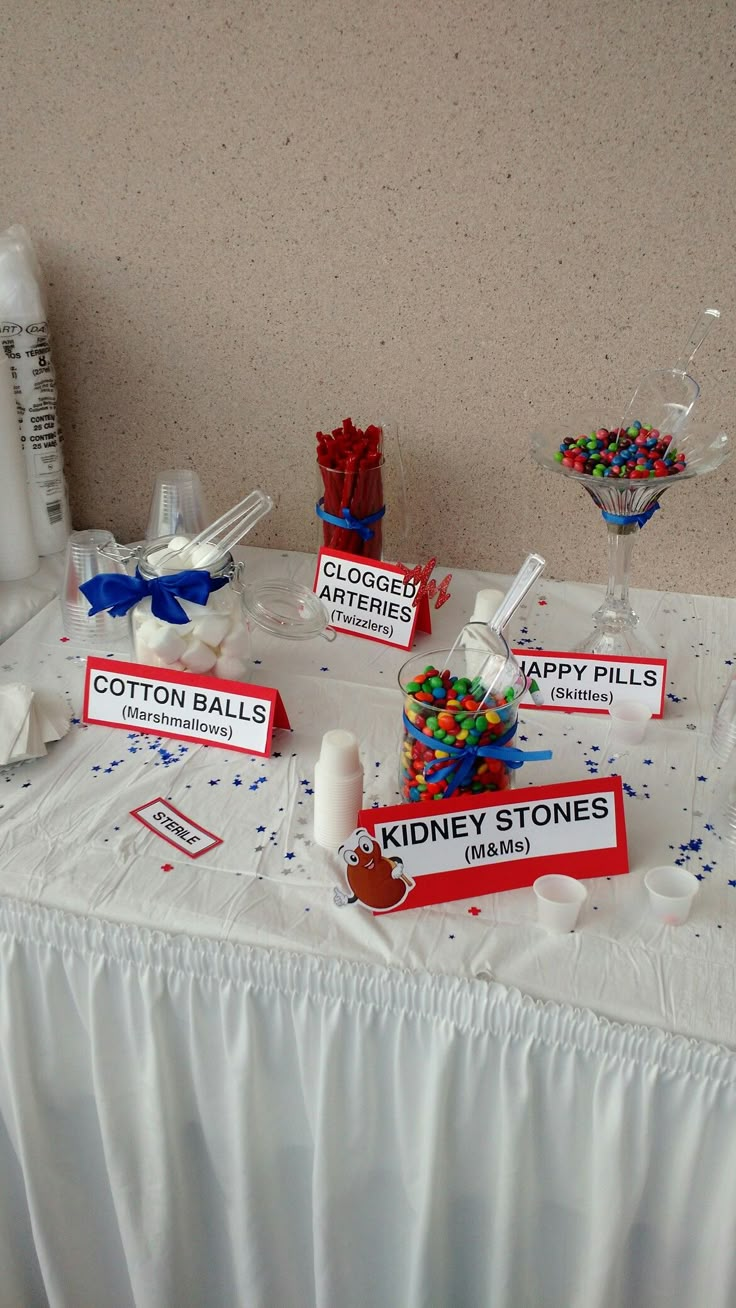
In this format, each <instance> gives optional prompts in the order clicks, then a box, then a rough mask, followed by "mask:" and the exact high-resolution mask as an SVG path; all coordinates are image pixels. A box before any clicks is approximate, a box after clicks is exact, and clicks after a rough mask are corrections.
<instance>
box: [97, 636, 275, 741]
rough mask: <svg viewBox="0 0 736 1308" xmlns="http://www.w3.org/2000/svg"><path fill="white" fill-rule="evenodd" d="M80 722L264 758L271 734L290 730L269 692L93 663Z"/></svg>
mask: <svg viewBox="0 0 736 1308" xmlns="http://www.w3.org/2000/svg"><path fill="white" fill-rule="evenodd" d="M82 720H83V721H84V722H89V723H94V724H98V725H100V726H103V727H126V728H127V730H128V731H151V732H154V733H155V734H156V735H157V736H172V737H173V738H174V739H175V740H193V741H195V742H196V743H197V744H198V745H220V746H221V747H222V748H223V749H236V750H240V751H241V752H242V753H244V754H257V755H259V756H261V757H263V758H266V757H268V755H269V754H270V752H271V736H272V734H273V731H274V729H275V728H276V727H288V726H289V719H288V718H287V716H286V710H285V709H284V706H283V703H282V701H281V696H280V695H279V693H278V691H277V690H273V689H272V688H271V687H269V686H250V685H247V684H246V683H245V682H242V681H223V680H222V679H221V678H216V677H201V676H194V675H193V674H192V673H185V674H181V673H177V672H170V671H168V670H164V669H163V668H150V667H147V666H145V665H141V664H138V663H118V662H112V661H111V660H110V659H98V658H91V657H90V658H88V659H87V671H86V675H85V681H84V707H83V709H82Z"/></svg>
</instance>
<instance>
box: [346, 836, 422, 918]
mask: <svg viewBox="0 0 736 1308" xmlns="http://www.w3.org/2000/svg"><path fill="white" fill-rule="evenodd" d="M337 852H338V854H339V855H340V857H341V858H342V859H343V860H344V862H345V875H346V877H347V882H348V885H349V887H350V889H351V890H352V892H353V893H352V898H350V899H347V898H346V897H345V896H343V895H342V894H340V906H342V905H343V904H345V903H347V904H354V903H355V901H356V900H359V901H360V903H361V904H363V905H365V907H366V908H371V909H373V911H374V913H383V912H385V911H386V910H387V909H389V908H396V907H397V905H398V904H403V902H404V900H405V899H406V897H407V895H408V894H409V892H410V891H412V890H413V889H414V885H415V882H414V881H413V880H412V878H411V877H410V876H409V874H408V873H407V872H405V871H404V865H403V863H402V861H401V859H400V858H386V857H385V855H384V854H382V853H381V846H380V845H379V843H378V841H377V840H374V838H373V836H372V835H371V834H370V832H369V831H366V829H365V827H358V828H357V829H356V830H355V831H353V833H352V835H350V836H348V838H347V840H346V841H345V844H344V845H341V846H340V848H339V850H338V851H337ZM335 902H336V903H338V892H336V893H335Z"/></svg>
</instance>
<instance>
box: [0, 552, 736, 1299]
mask: <svg viewBox="0 0 736 1308" xmlns="http://www.w3.org/2000/svg"><path fill="white" fill-rule="evenodd" d="M247 554H248V560H249V568H250V571H251V575H257V574H258V573H259V572H260V574H261V575H269V574H270V575H273V574H274V573H276V572H278V571H283V572H289V573H290V574H291V575H293V576H295V577H297V578H299V579H300V580H302V581H304V580H307V581H308V580H310V571H312V569H313V561H310V560H309V559H307V558H305V557H304V556H296V555H284V556H281V555H274V554H273V553H270V552H267V551H248V552H247ZM491 580H492V579H490V578H488V577H484V576H482V575H480V574H470V573H466V574H457V575H456V577H455V578H454V579H453V584H452V588H451V589H452V594H453V600H452V601H451V602H450V603H449V604H447V605H446V606H445V607H444V608H443V609H442V610H441V611H440V612H438V613H437V612H435V613H433V622H434V626H435V634H434V635H433V636H430V637H422V638H421V643H420V647H421V648H424V649H427V650H428V651H429V650H431V649H433V648H438V647H441V646H442V645H448V644H450V643H451V641H452V638H453V635H454V632H455V630H456V628H457V627H458V626H459V625H460V624H461V623H462V621H463V620H464V619H465V618H466V617H467V616H468V614H469V612H470V609H471V607H472V600H473V595H474V592H475V590H476V589H477V588H478V587H479V586H481V585H488V584H489V583H490V581H491ZM595 598H596V595H595V592H594V590H593V588H590V587H582V586H574V587H573V586H566V585H560V584H555V583H546V585H545V587H544V590H543V592H542V593H541V594H540V593H539V592H538V593H537V595H536V596H535V597H534V599H533V600H530V601H528V602H527V604H526V606H525V608H524V610H522V612H521V613H520V616H519V622H518V624H517V628H516V631H515V632H514V633H513V637H514V640H515V641H516V642H518V643H523V644H525V645H527V646H528V647H532V646H544V647H546V648H564V647H565V644H566V643H570V642H572V641H573V640H574V639H576V638H578V637H579V636H581V635H582V634H583V633H584V630H585V628H586V627H587V626H588V625H589V615H590V612H591V610H592V608H593V607H594V603H595ZM638 603H639V605H640V611H641V612H642V615H643V616H646V615H649V616H650V617H651V625H652V629H653V631H654V632H655V634H656V635H657V636H658V637H659V639H660V643H661V644H662V646H663V647H664V651H663V652H666V653H667V655H668V657H669V659H670V665H669V669H668V699H667V714H666V717H665V719H664V721H663V722H659V723H653V724H651V727H650V730H649V735H648V737H647V743H646V748H643V749H641V750H638V751H636V750H634V751H630V752H629V753H628V754H627V755H626V756H625V757H623V758H622V759H620V760H613V761H611V760H612V755H611V754H610V751H609V748H608V737H607V728H606V723H605V721H602V720H599V719H597V718H588V717H585V718H584V717H582V716H581V715H578V714H574V715H564V714H546V713H533V712H530V713H528V714H524V715H523V720H522V726H521V729H520V736H521V737H522V745H523V743H524V741H523V737H524V736H526V737H527V739H528V740H529V742H530V743H529V746H528V747H529V748H535V747H543V746H545V745H549V746H550V747H551V748H553V750H554V759H553V761H552V762H551V763H550V764H548V765H541V764H540V765H529V768H526V767H525V768H524V776H523V781H524V783H526V784H534V783H537V784H539V783H541V782H543V781H546V780H549V781H560V780H565V779H569V778H571V777H576V776H587V775H591V776H596V775H605V774H606V772H610V771H613V770H616V769H618V770H620V771H621V772H622V774H623V776H624V780H625V791H626V800H625V804H626V821H627V829H628V834H629V847H630V854H631V867H632V871H631V874H630V875H629V876H624V877H615V878H613V879H612V881H610V882H609V881H608V880H607V879H606V878H601V879H591V880H590V881H589V882H588V888H589V891H590V902H589V904H588V907H587V909H586V911H585V914H584V917H583V919H582V921H581V923H580V927H579V929H578V930H576V931H575V932H574V933H572V934H570V935H566V936H561V937H551V936H547V935H546V934H545V933H544V932H542V931H540V930H539V928H538V927H537V926H536V923H535V915H534V902H533V895H532V894H531V892H530V891H529V890H518V891H512V892H509V893H507V894H503V895H492V896H486V897H483V898H481V899H480V900H479V901H478V902H477V903H476V902H475V901H474V902H472V903H468V902H466V903H457V904H450V905H439V906H436V907H434V908H429V909H421V910H416V911H413V912H412V911H407V912H405V913H401V914H399V915H396V916H392V917H388V918H386V917H383V918H381V917H378V918H374V917H373V916H372V915H371V914H369V913H366V912H364V911H363V910H361V909H360V908H359V907H358V906H352V907H348V908H340V907H338V906H337V905H336V903H335V900H334V897H333V891H334V888H335V886H336V885H337V884H338V882H339V881H340V864H339V861H338V860H336V858H335V857H334V856H333V855H330V854H327V853H325V852H324V851H321V850H320V849H319V848H317V847H316V846H315V845H314V844H313V842H312V840H311V794H312V790H313V784H312V778H313V775H314V763H315V759H316V757H317V752H318V748H319V740H320V737H321V733H322V731H323V730H325V729H326V728H327V727H331V726H337V725H341V726H346V727H348V728H351V729H353V730H356V731H357V732H358V734H359V736H360V739H361V746H362V752H363V758H364V763H365V764H366V774H367V780H366V801H367V803H368V804H369V805H370V804H372V803H391V802H394V800H395V789H396V771H395V768H396V750H397V743H398V734H399V721H398V719H399V710H400V698H399V695H398V691H397V689H396V672H397V669H398V667H399V666H400V664H401V662H402V661H403V657H404V656H403V655H402V654H401V653H400V652H398V651H392V650H388V649H386V648H385V647H381V646H378V645H371V644H369V643H367V642H363V641H359V640H354V639H351V638H350V637H339V638H338V639H337V640H336V641H335V642H334V644H332V645H329V646H328V645H326V644H325V643H324V642H321V641H316V642H312V643H310V644H308V645H305V646H304V647H303V648H300V649H299V650H298V651H295V650H294V648H293V647H287V646H286V645H285V644H284V643H281V644H277V643H273V644H270V645H269V644H268V642H267V643H266V645H265V646H264V648H263V649H262V650H259V654H262V658H263V662H262V664H261V665H258V666H256V667H255V668H254V680H258V679H260V680H262V681H263V682H264V683H265V684H275V685H277V686H278V687H279V689H280V690H281V691H282V693H283V695H284V699H285V702H286V706H287V709H288V711H289V714H290V717H291V720H292V724H293V728H294V729H293V732H292V733H291V734H288V733H281V734H280V735H279V736H277V738H276V740H275V742H274V749H275V752H274V755H273V757H272V758H271V759H269V760H262V759H251V758H248V757H247V756H244V755H238V754H232V753H228V752H226V751H222V750H218V749H216V748H206V747H195V746H191V745H186V744H184V743H182V742H172V741H169V740H166V739H160V738H156V737H151V736H141V735H136V733H126V732H120V731H113V730H108V729H105V728H101V727H89V728H86V727H85V726H84V725H83V724H82V723H81V721H80V720H79V712H78V710H79V706H80V704H81V685H82V672H83V662H84V658H83V653H82V651H80V650H78V649H75V648H74V646H73V645H71V644H70V643H68V642H64V641H63V640H61V628H60V624H59V613H58V606H57V605H51V606H50V607H49V608H48V609H46V610H45V611H44V612H43V613H41V614H39V615H38V616H37V617H36V618H34V619H33V621H32V622H31V623H29V624H28V626H27V627H25V628H23V630H22V631H20V632H18V633H17V634H16V635H15V636H14V637H12V638H11V639H10V640H8V641H7V642H6V644H5V645H4V646H3V647H2V658H0V678H2V679H5V680H11V681H12V680H18V679H28V680H30V681H32V683H33V684H35V685H40V686H50V687H52V688H54V689H56V690H61V691H63V692H65V693H66V694H67V695H68V697H69V702H70V705H71V707H72V709H73V710H75V711H76V712H75V718H76V721H75V723H74V725H73V728H72V731H71V732H70V734H69V736H67V737H66V739H65V740H63V741H61V742H59V743H58V744H57V745H54V746H52V747H51V750H50V753H49V755H48V757H47V758H46V759H43V760H39V761H36V762H31V763H24V764H20V765H17V766H16V767H14V768H9V769H0V902H1V903H2V908H1V909H0V950H1V951H2V952H1V956H0V983H1V984H0V1033H1V1035H0V1039H1V1040H2V1053H3V1059H2V1066H1V1067H0V1269H1V1270H2V1275H0V1308H19V1306H20V1305H22V1308H28V1306H29V1305H32V1306H33V1308H36V1305H44V1304H46V1303H49V1304H51V1305H52V1308H80V1306H81V1308H87V1305H88V1304H89V1305H93V1306H94V1308H97V1305H98V1304H100V1305H102V1304H104V1305H105V1308H108V1306H109V1308H118V1305H120V1306H121V1308H128V1305H135V1308H149V1305H150V1308H154V1306H155V1308H169V1305H170V1306H171V1308H188V1305H190V1304H191V1305H192V1306H193V1308H194V1305H196V1306H197V1308H200V1305H203V1304H207V1305H208V1306H209V1305H212V1306H213V1308H220V1306H221V1305H222V1306H223V1308H224V1306H225V1305H227V1308H230V1305H238V1308H240V1305H241V1304H242V1305H247V1308H258V1305H261V1304H262V1305H264V1308H292V1305H294V1308H309V1306H310V1305H312V1304H314V1305H319V1308H354V1306H355V1308H362V1306H363V1305H365V1306H366V1308H368V1306H370V1308H374V1306H375V1305H380V1306H381V1308H394V1306H395V1308H415V1305H416V1306H417V1308H418V1306H419V1305H422V1308H424V1306H425V1305H426V1306H427V1308H445V1306H446V1305H450V1304H452V1305H453V1308H455V1305H458V1308H459V1306H460V1305H462V1308H473V1306H474V1305H476V1304H477V1305H483V1308H486V1306H487V1305H492V1308H538V1306H541V1308H577V1306H578V1305H579V1308H618V1305H620V1306H621V1308H637V1305H642V1306H643V1305H646V1308H652V1306H655V1308H656V1306H657V1305H659V1304H662V1305H664V1304H666V1305H667V1308H693V1305H698V1308H699V1306H700V1305H701V1304H703V1305H706V1304H707V1305H708V1308H720V1305H723V1306H724V1308H725V1305H728V1306H729V1308H733V1304H734V1303H735V1302H736V1269H735V1268H734V1257H735V1255H734V1249H736V1241H735V1240H734V1230H733V1225H734V1220H736V1166H735V1164H736V1157H734V1153H736V1131H735V1129H734V1126H733V1123H734V1121H736V1115H734V1103H733V1096H734V1082H735V1080H736V1077H735V1075H734V1071H735V1060H736V1055H735V1054H734V1053H733V1052H732V1051H733V1050H734V1049H736V967H735V966H734V961H735V960H734V954H735V951H734V943H733V942H734V938H735V937H734V930H735V928H736V868H735V867H734V855H733V851H732V850H731V849H730V848H729V847H728V846H726V845H725V843H724V842H723V841H722V840H721V838H720V833H719V831H718V824H717V822H716V821H714V820H713V819H714V815H715V813H716V810H717V799H716V786H715V781H716V779H717V777H718V767H717V765H716V764H715V761H714V760H713V758H712V756H711V755H710V754H709V750H708V733H709V725H710V718H711V714H712V710H713V704H714V700H715V697H716V694H717V693H718V690H719V688H720V686H721V685H722V683H723V680H724V678H725V676H726V675H727V669H728V667H730V666H733V662H734V660H736V602H734V601H727V600H716V599H707V598H704V597H693V596H684V595H668V596H657V595H653V594H642V595H639V596H638ZM101 652H102V653H104V652H105V651H101ZM108 652H109V653H110V654H111V655H112V654H114V653H116V652H117V653H118V654H119V652H120V651H108ZM527 772H528V776H527V775H526V774H527ZM521 780H522V778H520V781H521ZM157 795H162V796H165V797H170V798H171V802H172V803H174V804H175V805H176V806H177V807H178V808H180V809H181V810H182V811H183V812H185V813H186V814H187V815H188V816H190V817H192V818H193V819H195V820H196V821H198V822H200V823H201V824H202V825H204V826H205V827H206V828H207V829H208V830H211V831H214V832H215V834H217V835H220V836H222V837H223V844H222V845H221V846H218V848H217V849H216V850H215V851H213V853H212V855H207V856H205V857H204V858H202V859H200V860H197V862H196V863H194V864H192V863H189V862H188V861H187V860H185V859H184V858H183V857H181V856H179V855H177V854H176V853H175V851H173V850H171V849H170V847H169V846H166V845H164V844H163V843H162V842H161V841H160V840H159V839H158V837H156V836H155V835H153V834H152V833H150V832H148V831H146V830H145V829H144V828H143V827H141V826H140V825H139V824H138V823H136V822H135V820H134V819H133V818H132V817H130V810H131V809H132V808H134V807H135V806H137V805H138V804H141V803H145V802H146V801H147V800H150V799H152V798H155V797H156V796H157ZM672 858H677V859H679V860H680V861H681V862H683V863H684V864H685V865H687V866H688V867H690V868H691V870H692V871H694V872H696V874H697V875H698V876H700V877H701V890H700V893H699V895H698V899H697V901H696V905H695V908H694V910H693V913H692V915H691V918H690V920H689V922H688V923H687V925H686V926H685V927H682V928H680V929H678V930H676V931H671V930H669V929H667V928H663V927H660V926H658V925H657V924H655V923H654V922H653V921H652V919H651V917H650V916H649V914H648V911H647V907H646V897H645V894H644V891H643V887H642V879H643V875H644V872H645V871H646V869H647V867H650V866H652V865H653V864H654V863H655V862H659V863H661V862H667V861H670V860H671V859H672ZM6 1269H7V1272H6Z"/></svg>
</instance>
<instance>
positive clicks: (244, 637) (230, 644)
mask: <svg viewBox="0 0 736 1308" xmlns="http://www.w3.org/2000/svg"><path fill="white" fill-rule="evenodd" d="M222 653H223V654H226V655H227V657H228V658H237V659H247V658H248V656H249V654H250V636H249V635H248V632H247V631H246V629H245V627H243V626H241V625H240V623H238V625H237V626H236V627H234V628H233V630H232V631H230V632H229V633H228V635H227V636H226V637H225V639H224V640H223V642H222Z"/></svg>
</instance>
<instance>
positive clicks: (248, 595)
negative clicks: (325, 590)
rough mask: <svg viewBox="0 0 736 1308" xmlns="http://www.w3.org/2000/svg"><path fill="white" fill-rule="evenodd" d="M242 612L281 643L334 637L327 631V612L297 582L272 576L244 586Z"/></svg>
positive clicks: (309, 591) (305, 588) (307, 589)
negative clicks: (283, 641) (268, 579)
mask: <svg viewBox="0 0 736 1308" xmlns="http://www.w3.org/2000/svg"><path fill="white" fill-rule="evenodd" d="M243 610H244V612H245V615H246V617H247V619H248V620H249V621H251V622H254V623H255V624H256V626H257V627H260V628H261V630H262V631H266V632H268V634H269V635H271V636H281V637H283V639H284V640H311V639H312V638H313V637H314V636H324V637H326V639H328V640H331V639H332V638H333V637H334V634H335V633H334V632H333V631H329V630H327V629H326V628H327V610H326V609H325V607H324V605H323V604H322V602H321V601H320V600H318V599H317V596H316V595H315V593H314V591H313V590H310V589H309V588H308V587H307V586H302V585H300V583H299V582H298V581H287V580H285V579H282V578H279V577H275V578H274V579H273V580H271V581H256V582H253V583H252V584H251V585H250V586H245V587H244V588H243Z"/></svg>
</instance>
